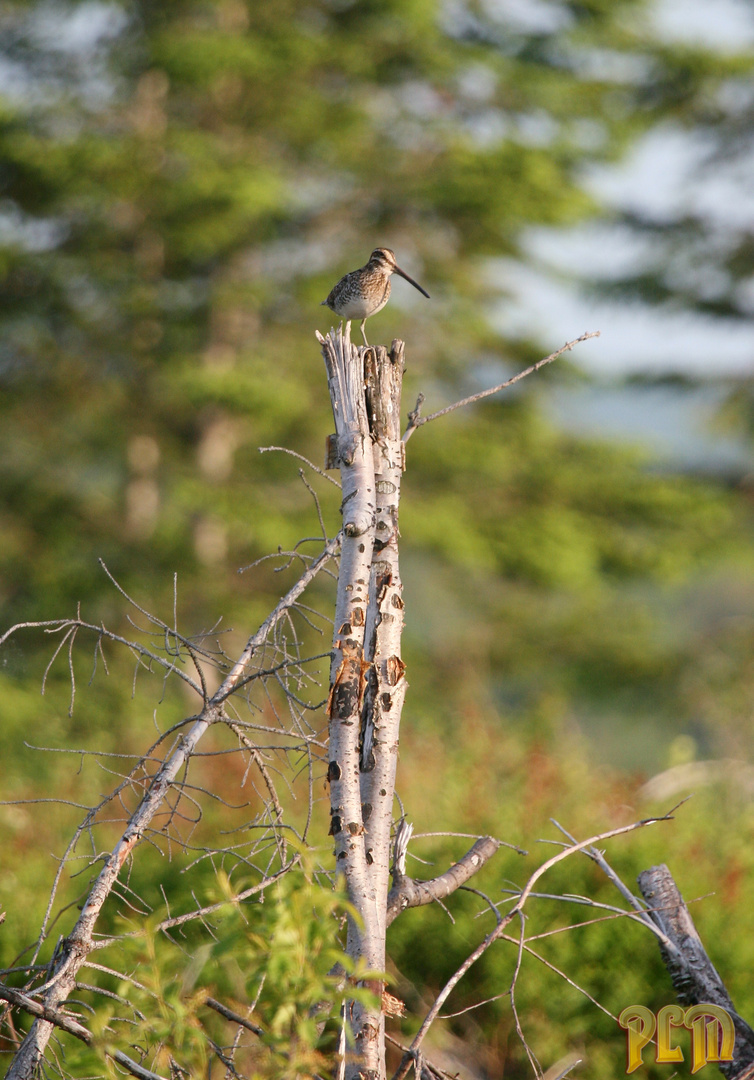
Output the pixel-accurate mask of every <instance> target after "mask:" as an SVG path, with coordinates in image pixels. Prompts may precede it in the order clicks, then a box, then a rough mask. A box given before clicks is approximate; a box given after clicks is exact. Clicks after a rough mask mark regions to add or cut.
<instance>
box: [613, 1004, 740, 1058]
mask: <svg viewBox="0 0 754 1080" xmlns="http://www.w3.org/2000/svg"><path fill="white" fill-rule="evenodd" d="M618 1023H619V1024H620V1026H621V1027H622V1028H625V1029H626V1041H627V1048H628V1066H627V1068H626V1072H627V1073H632V1072H634V1071H635V1070H636V1069H638V1068H639V1066H640V1065H641V1064H642V1059H641V1053H642V1050H643V1049H644V1047H645V1046H647V1045H648V1044H649V1043H650V1042H651V1041H652V1040H653V1039H654V1036H655V1032H656V1033H657V1039H656V1047H657V1049H656V1051H655V1061H656V1062H657V1064H658V1065H670V1064H672V1063H673V1062H678V1061H683V1051H682V1050H681V1048H680V1046H673V1044H672V1028H674V1027H675V1028H681V1027H684V1028H688V1029H689V1031H690V1032H691V1072H692V1074H693V1073H696V1072H699V1070H700V1069H702V1068H704V1066H705V1065H707V1064H708V1062H710V1061H716V1062H720V1061H732V1060H733V1046H734V1044H735V1041H736V1032H735V1028H734V1027H733V1020H732V1019H731V1017H730V1013H727V1012H726V1011H725V1009H721V1008H720V1006H719V1005H692V1006H690V1008H688V1009H684V1008H682V1007H681V1006H680V1005H665V1007H664V1008H662V1009H660V1011H659V1012H658V1014H657V1016H656V1017H655V1014H654V1013H653V1012H651V1011H650V1010H649V1009H646V1008H645V1007H644V1006H643V1005H629V1006H628V1007H627V1008H625V1009H624V1010H623V1012H622V1013H621V1014H620V1016H619V1017H618Z"/></svg>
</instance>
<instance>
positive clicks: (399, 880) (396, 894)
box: [387, 836, 500, 926]
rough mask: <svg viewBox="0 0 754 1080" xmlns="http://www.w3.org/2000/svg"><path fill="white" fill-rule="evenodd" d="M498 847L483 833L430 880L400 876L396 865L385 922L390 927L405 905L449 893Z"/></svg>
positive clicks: (439, 898)
mask: <svg viewBox="0 0 754 1080" xmlns="http://www.w3.org/2000/svg"><path fill="white" fill-rule="evenodd" d="M499 847H500V843H499V841H497V840H495V839H494V838H493V837H491V836H484V837H482V838H481V839H479V840H477V842H476V843H475V844H474V846H473V847H472V848H470V849H469V850H468V851H467V852H466V854H465V855H464V856H463V858H461V859H459V860H458V862H457V863H454V864H453V866H451V867H450V868H449V869H448V870H446V871H445V873H444V874H440V875H439V877H436V878H432V879H431V880H430V881H416V880H415V879H414V878H409V877H404V876H402V875H401V874H400V872H399V868H398V866H397V865H396V867H395V869H394V872H393V882H394V884H393V887H392V889H391V890H390V892H389V894H388V898H387V925H388V926H390V924H391V923H392V922H393V921H394V920H395V919H396V918H397V917H398V915H400V913H401V912H402V911H405V910H406V909H407V908H412V907H420V906H421V905H422V904H431V903H432V902H433V901H435V900H442V899H444V898H445V897H446V896H450V894H451V893H453V892H455V891H456V889H458V888H460V886H461V885H464V884H465V883H466V882H467V881H468V880H469V878H471V877H473V876H474V874H476V873H478V871H479V870H481V868H482V867H483V866H484V864H485V863H486V862H488V861H489V860H490V859H491V858H492V856H493V855H494V854H495V852H496V851H497V849H498V848H499Z"/></svg>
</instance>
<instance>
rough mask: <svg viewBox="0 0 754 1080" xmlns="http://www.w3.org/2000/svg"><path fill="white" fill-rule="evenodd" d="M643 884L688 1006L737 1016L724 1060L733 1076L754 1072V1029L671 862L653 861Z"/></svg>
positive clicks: (740, 1079) (736, 1079)
mask: <svg viewBox="0 0 754 1080" xmlns="http://www.w3.org/2000/svg"><path fill="white" fill-rule="evenodd" d="M639 888H640V889H641V894H642V896H643V897H644V899H645V900H646V902H647V905H648V907H649V912H648V914H649V915H650V916H651V918H652V920H653V922H654V923H655V924H656V925H657V926H658V927H659V928H660V930H662V932H663V934H665V936H666V937H667V938H668V939H669V941H670V943H671V947H670V948H667V947H665V946H664V945H662V944H660V952H661V953H662V959H663V961H664V963H665V966H666V968H667V969H668V973H669V975H670V977H671V979H672V980H673V986H674V988H675V991H676V994H677V996H678V1000H679V1002H680V1003H681V1004H682V1005H701V1004H710V1005H719V1006H720V1007H721V1008H723V1009H725V1011H726V1012H727V1013H728V1014H729V1016H730V1017H731V1019H732V1020H733V1026H734V1028H735V1031H736V1041H735V1047H734V1050H733V1060H732V1061H730V1062H721V1063H720V1065H719V1069H720V1071H721V1072H722V1073H723V1075H724V1076H726V1077H727V1078H728V1080H749V1078H750V1077H752V1076H754V1031H752V1029H751V1028H750V1027H749V1025H748V1024H747V1023H746V1021H745V1020H743V1019H742V1018H741V1017H740V1016H739V1015H738V1013H737V1012H736V1010H735V1009H734V1007H733V1002H732V1001H731V999H730V995H729V994H728V991H727V990H726V989H725V985H724V984H723V981H722V979H721V978H720V976H719V974H718V973H717V971H716V970H715V967H714V965H713V963H712V961H711V960H710V958H709V957H708V956H707V953H706V951H705V948H704V945H703V944H702V941H701V938H700V937H699V934H698V933H697V930H696V927H695V926H694V922H693V920H692V918H691V915H690V914H689V909H688V908H687V907H686V905H685V903H684V901H683V897H682V896H681V894H680V892H679V891H678V886H677V885H676V883H675V881H674V880H673V877H672V875H671V873H670V871H669V870H668V868H667V866H665V865H664V864H661V865H660V866H652V867H650V868H649V870H644V871H642V873H641V874H639Z"/></svg>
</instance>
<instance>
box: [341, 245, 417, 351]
mask: <svg viewBox="0 0 754 1080" xmlns="http://www.w3.org/2000/svg"><path fill="white" fill-rule="evenodd" d="M391 274H400V276H401V277H402V278H405V279H406V281H408V282H410V284H411V285H413V286H414V288H415V289H418V290H419V292H420V293H424V295H425V296H426V297H427V299H429V293H428V292H425V290H424V289H423V288H422V287H421V285H419V284H417V282H415V281H414V279H413V278H410V277H409V276H408V274H406V273H405V272H404V271H403V270H401V268H400V267H399V266H398V264H397V263H396V261H395V255H394V254H393V252H392V251H391V250H390V248H375V249H374V251H373V252H372V254H371V255H370V256H369V262H368V263H367V264H366V266H362V267H361V269H359V270H352V271H351V273H350V274H346V275H345V277H342V278H341V279H340V281H339V282H338V284H337V285H335V286H334V287H333V289H332V291H331V292H330V295H329V296H328V297H327V299H326V300H323V301H322V303H323V304H326V305H327V307H329V308H330V309H331V311H334V312H335V314H336V315H339V316H340V317H341V319H346V320H347V321H349V322H350V321H351V319H359V320H360V322H361V336H362V337H363V338H364V344H365V345H368V344H369V342H368V341H367V336H366V334H365V333H364V323H365V322H366V321H367V319H368V318H369V317H370V315H374V314H376V312H378V311H382V309H383V308H384V306H385V304H386V303H387V302H388V300H389V299H390V275H391Z"/></svg>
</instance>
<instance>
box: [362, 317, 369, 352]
mask: <svg viewBox="0 0 754 1080" xmlns="http://www.w3.org/2000/svg"><path fill="white" fill-rule="evenodd" d="M365 322H366V319H362V320H361V336H362V337H363V338H364V344H365V345H366V347H367V348H369V342H368V341H367V336H366V334H365V333H364V323H365Z"/></svg>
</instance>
